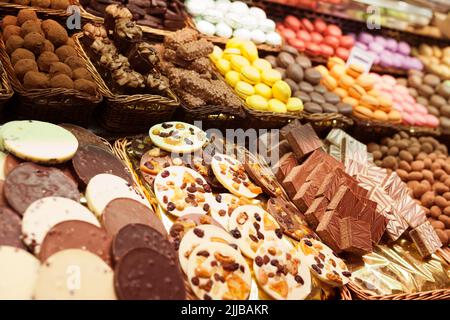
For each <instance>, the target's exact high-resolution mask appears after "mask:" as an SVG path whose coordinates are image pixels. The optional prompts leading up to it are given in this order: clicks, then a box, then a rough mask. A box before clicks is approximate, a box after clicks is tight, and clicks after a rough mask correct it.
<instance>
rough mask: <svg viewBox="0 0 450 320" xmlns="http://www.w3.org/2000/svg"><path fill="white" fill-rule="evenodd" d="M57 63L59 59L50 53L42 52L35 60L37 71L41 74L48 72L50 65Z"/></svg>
mask: <svg viewBox="0 0 450 320" xmlns="http://www.w3.org/2000/svg"><path fill="white" fill-rule="evenodd" d="M58 61H59V59H58V56H57V55H56V54H54V53H53V52H50V51H44V52H42V53H41V55H40V56H39V58H38V59H37V64H38V66H39V70H41V71H43V72H48V71H49V70H50V65H51V64H52V63H54V62H58Z"/></svg>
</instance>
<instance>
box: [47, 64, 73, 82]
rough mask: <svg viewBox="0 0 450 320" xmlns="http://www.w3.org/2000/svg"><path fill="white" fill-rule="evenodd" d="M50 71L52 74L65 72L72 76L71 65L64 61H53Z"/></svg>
mask: <svg viewBox="0 0 450 320" xmlns="http://www.w3.org/2000/svg"><path fill="white" fill-rule="evenodd" d="M48 73H49V74H50V75H52V76H55V75H57V74H65V75H66V76H68V77H70V78H72V69H70V67H69V66H68V65H67V64H65V63H63V62H54V63H52V64H51V65H50V69H49V72H48Z"/></svg>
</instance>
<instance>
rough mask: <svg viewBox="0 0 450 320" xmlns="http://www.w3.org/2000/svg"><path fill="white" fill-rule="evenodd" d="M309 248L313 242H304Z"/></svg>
mask: <svg viewBox="0 0 450 320" xmlns="http://www.w3.org/2000/svg"><path fill="white" fill-rule="evenodd" d="M303 242H304V243H305V244H306V245H307V246H308V247H312V245H313V244H312V242H311V241H309V240H305V241H303Z"/></svg>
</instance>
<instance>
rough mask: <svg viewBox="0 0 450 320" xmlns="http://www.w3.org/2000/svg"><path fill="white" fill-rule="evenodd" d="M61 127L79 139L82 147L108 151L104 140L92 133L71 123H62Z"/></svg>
mask: <svg viewBox="0 0 450 320" xmlns="http://www.w3.org/2000/svg"><path fill="white" fill-rule="evenodd" d="M59 126H60V127H63V128H64V129H66V130H68V131H70V132H71V133H72V134H73V135H74V136H75V138H77V140H78V144H79V146H80V147H81V146H85V145H89V144H90V145H94V146H97V147H99V148H102V149H104V150H107V151H108V147H107V146H106V145H105V143H104V142H103V140H102V139H101V138H100V137H99V136H97V135H96V134H95V133H93V132H92V131H90V130H88V129H85V128H83V127H80V126H77V125H74V124H70V123H62V124H60V125H59Z"/></svg>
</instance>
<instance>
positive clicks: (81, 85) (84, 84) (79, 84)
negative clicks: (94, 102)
mask: <svg viewBox="0 0 450 320" xmlns="http://www.w3.org/2000/svg"><path fill="white" fill-rule="evenodd" d="M74 88H75V90H78V91H81V92H85V93H87V94H90V95H91V96H95V94H96V92H97V85H96V84H95V83H94V82H93V81H89V80H86V79H78V80H75V81H74Z"/></svg>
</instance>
